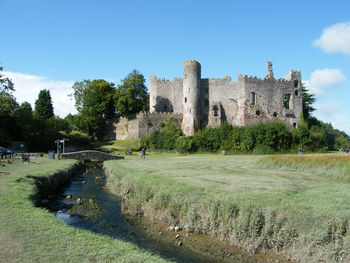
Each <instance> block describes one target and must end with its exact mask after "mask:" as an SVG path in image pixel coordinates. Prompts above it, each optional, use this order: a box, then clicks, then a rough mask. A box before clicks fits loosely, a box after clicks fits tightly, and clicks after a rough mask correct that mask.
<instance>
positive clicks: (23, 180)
mask: <svg viewBox="0 0 350 263" xmlns="http://www.w3.org/2000/svg"><path fill="white" fill-rule="evenodd" d="M74 162H75V161H72V160H60V161H59V160H48V159H41V160H33V161H32V162H31V163H30V164H28V163H21V162H20V161H16V162H15V163H13V164H6V165H5V166H0V262H45V263H46V262H168V261H166V260H163V259H161V258H160V257H158V256H156V255H152V254H151V253H149V252H146V251H144V250H141V249H139V248H138V247H137V246H134V245H132V244H130V243H127V242H124V241H121V240H118V239H112V238H109V237H107V236H102V235H97V234H94V233H92V232H89V231H84V230H79V229H76V228H73V227H70V226H67V225H65V224H64V223H62V222H60V221H59V220H58V219H56V218H55V216H54V215H53V214H52V213H50V212H48V211H46V210H45V209H43V208H39V207H34V206H33V203H32V201H31V200H29V196H30V195H31V194H34V193H35V185H34V184H33V179H31V178H28V177H27V176H28V175H29V176H39V177H51V176H52V175H53V174H54V173H56V172H58V171H61V172H62V171H67V169H69V168H70V167H71V166H72V165H73V164H74Z"/></svg>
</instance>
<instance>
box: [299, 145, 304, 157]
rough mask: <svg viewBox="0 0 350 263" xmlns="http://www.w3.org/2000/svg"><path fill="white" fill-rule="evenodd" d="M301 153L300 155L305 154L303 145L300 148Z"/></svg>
mask: <svg viewBox="0 0 350 263" xmlns="http://www.w3.org/2000/svg"><path fill="white" fill-rule="evenodd" d="M299 154H300V155H303V154H304V149H303V147H300V148H299Z"/></svg>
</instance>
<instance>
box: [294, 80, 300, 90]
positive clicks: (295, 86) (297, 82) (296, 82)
mask: <svg viewBox="0 0 350 263" xmlns="http://www.w3.org/2000/svg"><path fill="white" fill-rule="evenodd" d="M298 84H299V81H298V80H297V79H296V80H294V88H297V87H298Z"/></svg>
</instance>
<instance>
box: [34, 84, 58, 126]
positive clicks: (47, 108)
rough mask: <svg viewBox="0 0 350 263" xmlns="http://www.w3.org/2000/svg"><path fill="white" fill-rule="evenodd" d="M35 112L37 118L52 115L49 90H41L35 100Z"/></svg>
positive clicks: (47, 117) (46, 117) (45, 117)
mask: <svg viewBox="0 0 350 263" xmlns="http://www.w3.org/2000/svg"><path fill="white" fill-rule="evenodd" d="M35 113H36V114H37V116H38V117H39V118H42V119H49V118H51V117H53V116H54V114H53V106H52V100H51V95H50V91H49V90H45V89H44V90H41V91H40V92H39V96H38V99H37V100H36V101H35Z"/></svg>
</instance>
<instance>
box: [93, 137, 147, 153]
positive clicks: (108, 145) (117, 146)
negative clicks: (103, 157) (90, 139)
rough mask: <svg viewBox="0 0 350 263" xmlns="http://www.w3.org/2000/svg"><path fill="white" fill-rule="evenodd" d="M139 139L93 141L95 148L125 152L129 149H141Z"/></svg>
mask: <svg viewBox="0 0 350 263" xmlns="http://www.w3.org/2000/svg"><path fill="white" fill-rule="evenodd" d="M139 141H140V140H139V139H130V140H118V141H105V142H104V141H102V142H100V141H99V142H94V143H92V146H93V148H95V149H100V150H106V151H109V152H117V153H119V154H123V153H125V151H127V150H131V151H137V150H138V149H139Z"/></svg>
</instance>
